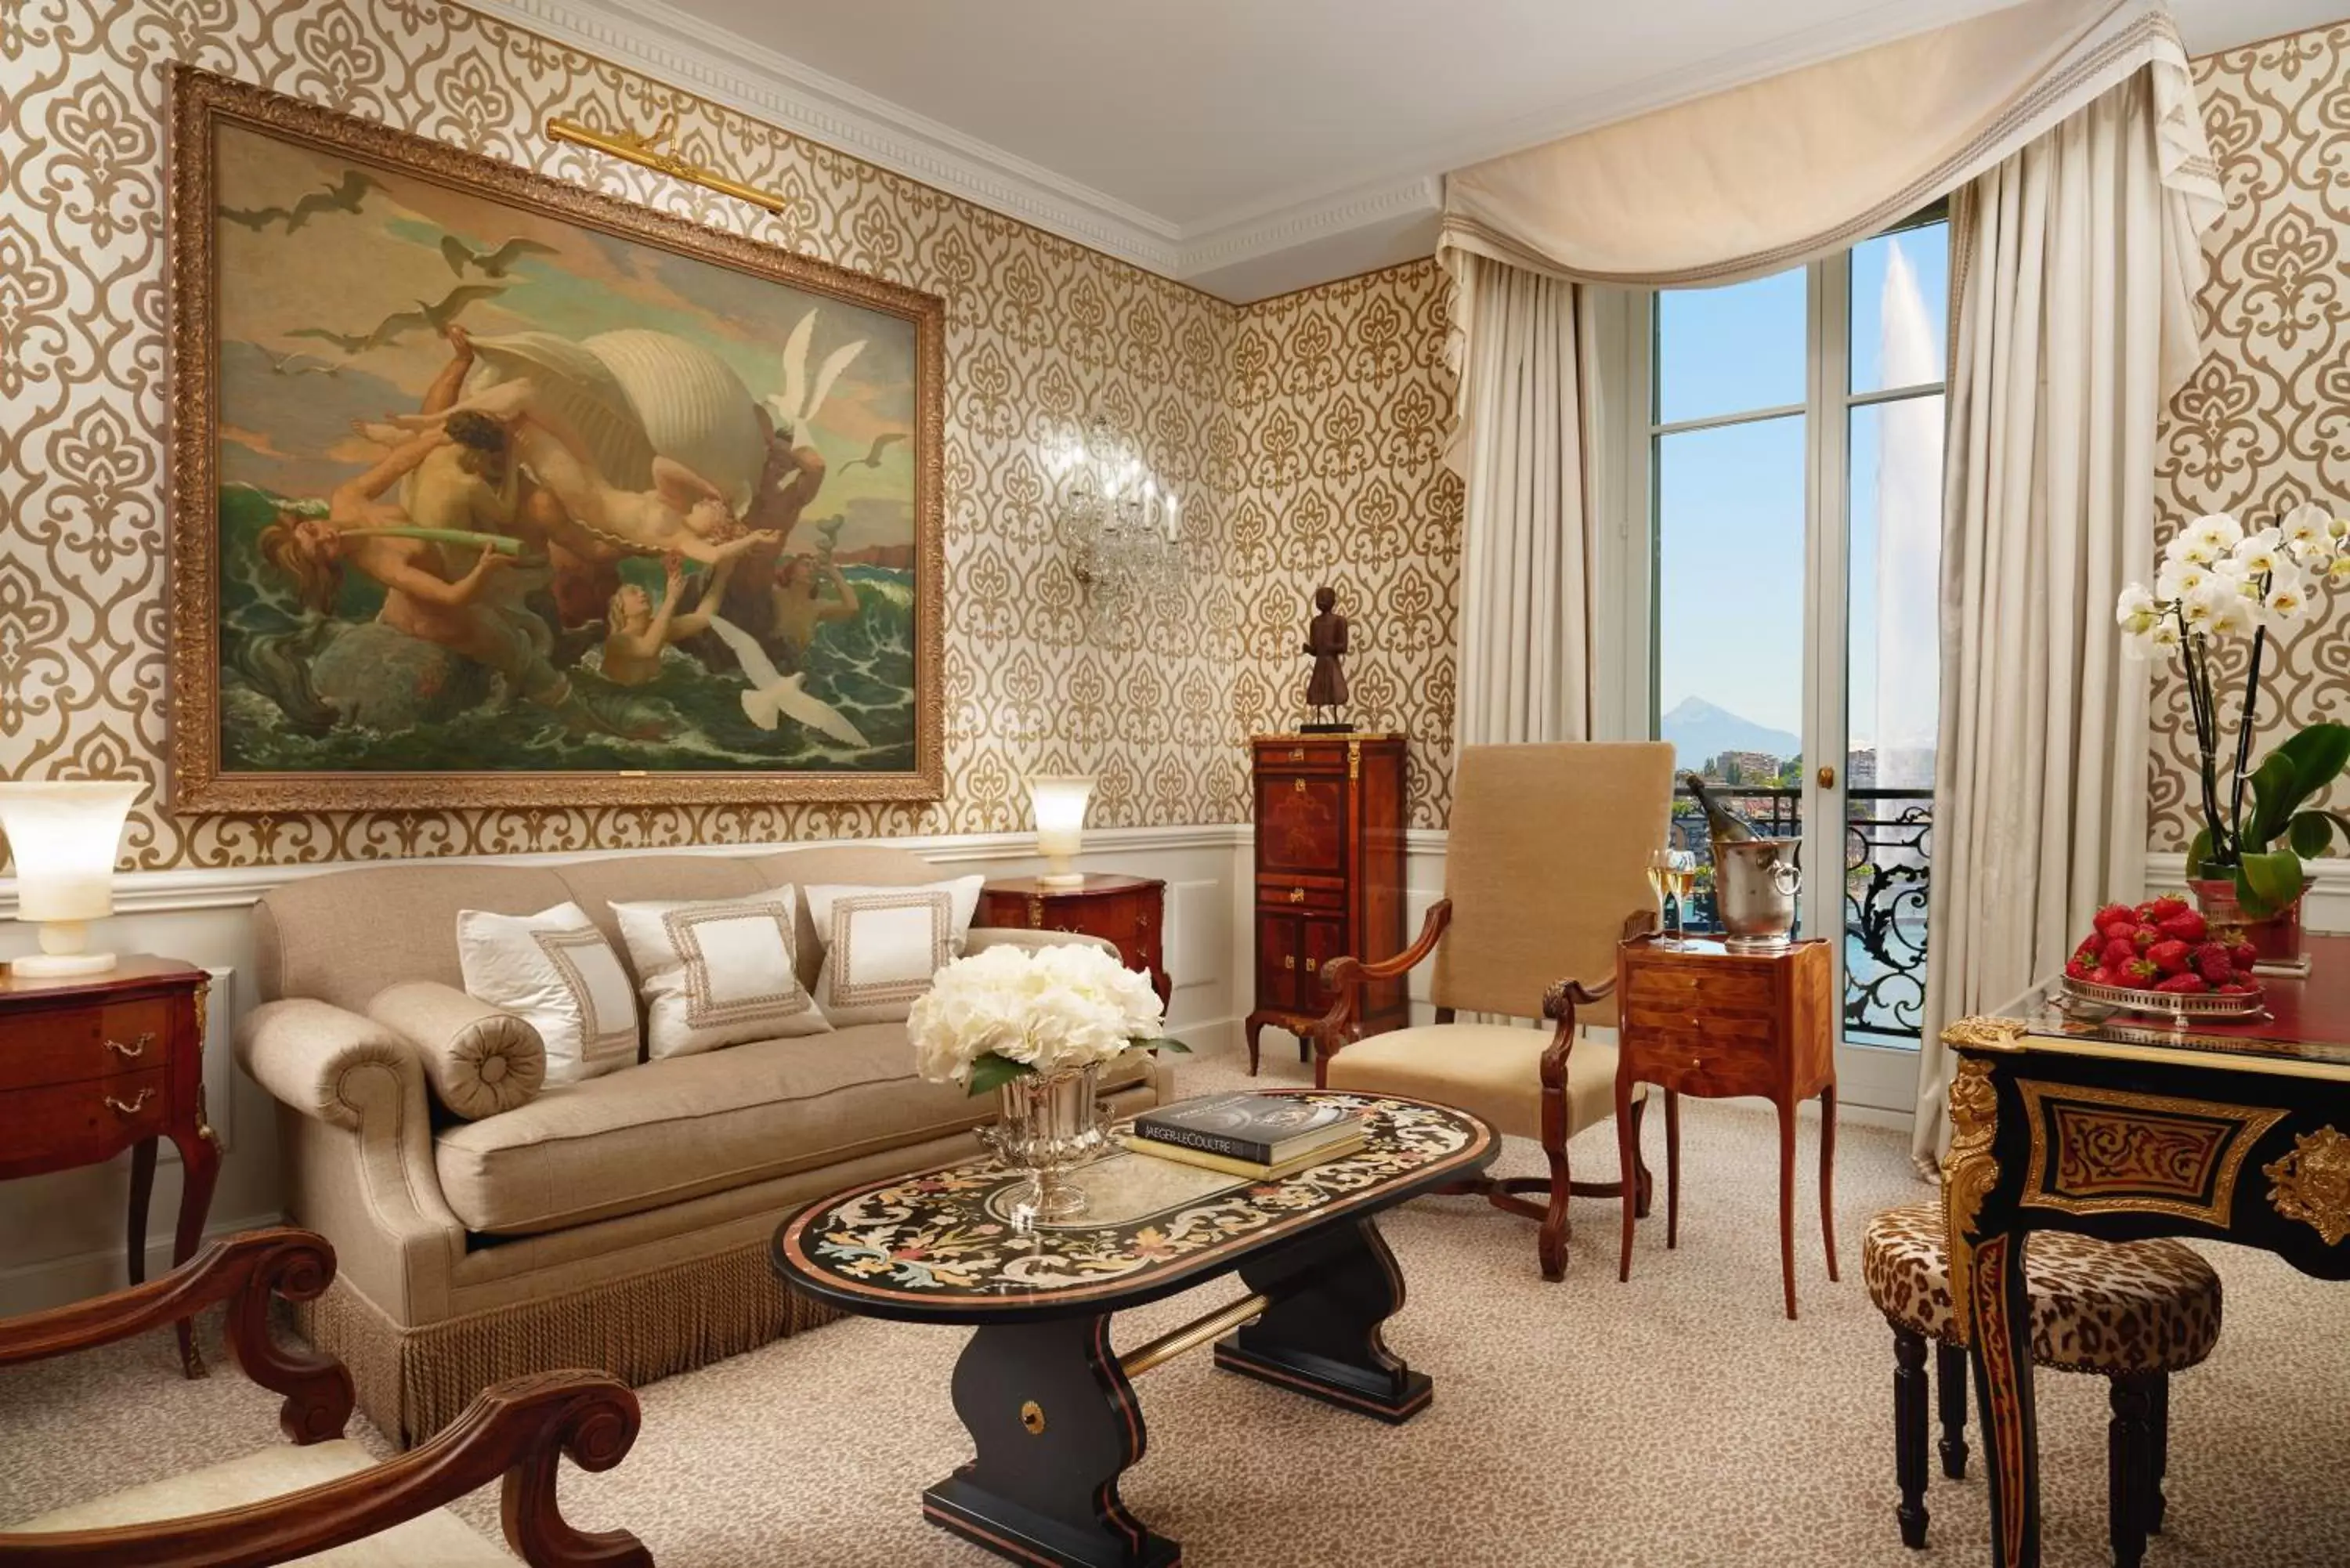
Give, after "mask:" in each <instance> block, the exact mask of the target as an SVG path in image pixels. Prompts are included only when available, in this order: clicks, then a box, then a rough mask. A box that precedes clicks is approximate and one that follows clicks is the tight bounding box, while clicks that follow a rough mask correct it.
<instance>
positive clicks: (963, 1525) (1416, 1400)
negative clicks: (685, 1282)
mask: <svg viewBox="0 0 2350 1568" xmlns="http://www.w3.org/2000/svg"><path fill="white" fill-rule="evenodd" d="M1271 1092H1274V1093H1283V1092H1294V1093H1298V1094H1300V1095H1301V1096H1304V1097H1305V1098H1307V1099H1308V1100H1309V1101H1310V1102H1311V1103H1314V1104H1317V1105H1332V1106H1343V1107H1345V1108H1347V1109H1348V1110H1351V1111H1355V1112H1357V1114H1359V1115H1360V1116H1362V1117H1363V1123H1364V1138H1365V1141H1364V1147H1362V1148H1360V1149H1358V1150H1357V1151H1355V1152H1353V1153H1351V1154H1345V1155H1339V1156H1336V1157H1334V1158H1331V1159H1328V1160H1326V1161H1324V1162H1323V1163H1322V1164H1319V1165H1316V1166H1313V1167H1311V1168H1307V1169H1305V1170H1302V1171H1299V1172H1296V1173H1295V1174H1294V1175H1291V1176H1287V1177H1284V1178H1281V1179H1276V1180H1272V1181H1249V1180H1245V1179H1235V1178H1232V1177H1230V1176H1225V1175H1223V1174H1222V1173H1219V1172H1215V1171H1210V1170H1205V1169H1202V1168H1199V1167H1197V1166H1191V1165H1187V1164H1182V1163H1180V1162H1171V1161H1166V1160H1159V1159H1154V1158H1150V1157H1149V1156H1148V1155H1139V1154H1126V1153H1119V1154H1114V1155H1111V1156H1109V1157H1107V1158H1105V1159H1103V1160H1099V1161H1097V1162H1096V1163H1095V1164H1093V1165H1091V1166H1089V1167H1087V1169H1086V1171H1085V1172H1084V1173H1083V1177H1084V1180H1085V1181H1086V1182H1087V1183H1088V1184H1089V1187H1090V1194H1091V1198H1092V1200H1093V1201H1092V1206H1091V1207H1090V1208H1089V1209H1088V1210H1087V1215H1086V1216H1084V1217H1083V1218H1081V1219H1080V1220H1078V1221H1077V1222H1076V1223H1074V1224H1069V1225H1062V1226H1045V1227H1041V1228H1037V1229H1034V1230H1023V1229H1020V1228H1018V1227H1015V1226H1014V1225H1012V1224H1010V1223H1009V1222H1008V1221H1007V1220H1006V1219H1005V1217H1004V1214H1003V1210H1002V1204H1001V1202H1000V1201H999V1200H1000V1199H1002V1198H1003V1196H1004V1194H1005V1193H1006V1192H1007V1191H1008V1190H1009V1189H1011V1188H1012V1187H1013V1186H1014V1184H1015V1183H1016V1181H1017V1179H1018V1178H1017V1176H1016V1174H1015V1173H1013V1172H1010V1171H1007V1170H1005V1169H1004V1168H1003V1167H1002V1166H1000V1165H996V1164H994V1163H993V1162H991V1161H987V1160H966V1161H963V1162H961V1163H958V1164H954V1165H949V1166H941V1167H940V1168H937V1169H935V1170H929V1171H917V1172H915V1173H913V1174H911V1175H907V1176H898V1177H890V1178H888V1179H883V1180H880V1181H876V1182H868V1183H867V1184H866V1185H865V1186H862V1187H858V1188H855V1189H850V1190H849V1191H847V1192H843V1193H840V1194H838V1195H837V1196H835V1197H833V1198H829V1199H823V1200H821V1201H819V1202H817V1203H814V1204H811V1205H809V1206H808V1207H807V1208H806V1209H805V1210H801V1211H800V1212H799V1213H798V1214H797V1215H795V1216H794V1217H793V1218H792V1219H791V1220H787V1221H785V1224H784V1225H783V1227H782V1228H781V1229H780V1230H779V1231H777V1232H776V1237H775V1254H774V1255H775V1269H776V1272H777V1273H778V1274H779V1275H781V1277H782V1278H783V1279H784V1280H785V1282H788V1283H789V1284H790V1285H791V1286H792V1287H793V1288H794V1289H795V1290H797V1291H800V1292H803V1293H806V1294H808V1295H810V1296H813V1297H815V1298H816V1300H818V1301H821V1302H825V1303H828V1304H830V1305H833V1306H837V1307H839V1308H841V1309H842V1310H844V1311H847V1312H855V1313H864V1314H869V1315H871V1316H875V1317H883V1318H896V1319H899V1320H902V1321H907V1322H914V1323H941V1324H947V1323H953V1324H968V1325H971V1326H972V1329H973V1333H972V1336H971V1341H970V1343H969V1344H968V1345H965V1346H964V1347H963V1353H962V1359H961V1360H959V1361H957V1362H956V1363H955V1371H954V1385H953V1395H954V1407H955V1414H956V1415H957V1416H959V1417H962V1424H963V1427H964V1428H965V1429H966V1430H967V1431H969V1432H970V1434H971V1442H972V1459H971V1462H970V1463H968V1464H966V1465H964V1466H962V1468H961V1469H958V1470H956V1471H955V1472H954V1474H952V1475H951V1476H949V1477H947V1478H946V1479H945V1480H941V1481H940V1482H939V1483H938V1484H937V1485H936V1486H933V1487H931V1488H930V1489H929V1490H927V1491H925V1492H923V1493H922V1515H923V1517H924V1518H926V1519H928V1520H929V1521H931V1523H933V1524H936V1525H938V1526H939V1527H940V1528H941V1529H943V1530H949V1531H951V1532H954V1533H955V1534H957V1535H960V1536H962V1538H963V1539H964V1540H966V1541H969V1542H972V1543H973V1544H975V1545H979V1546H983V1547H985V1548H986V1549H987V1550H989V1551H990V1552H994V1553H996V1554H997V1555H998V1556H1000V1557H1004V1558H1007V1559H1009V1560H1011V1561H1012V1562H1014V1563H1028V1564H1032V1565H1035V1568H1173V1565H1174V1564H1176V1563H1180V1562H1181V1561H1182V1556H1183V1549H1182V1548H1181V1547H1180V1545H1178V1544H1177V1543H1176V1542H1172V1541H1170V1540H1168V1539H1167V1538H1166V1537H1165V1536H1163V1535H1158V1534H1154V1533H1153V1532H1151V1530H1150V1528H1149V1526H1148V1525H1146V1524H1144V1523H1143V1522H1142V1521H1141V1520H1139V1519H1138V1518H1136V1517H1135V1515H1134V1513H1133V1511H1131V1510H1130V1509H1128V1507H1127V1505H1126V1503H1125V1501H1123V1500H1122V1499H1120V1497H1119V1496H1118V1481H1119V1479H1120V1478H1121V1477H1122V1476H1124V1474H1125V1473H1126V1471H1127V1470H1128V1469H1129V1468H1131V1467H1132V1466H1133V1465H1134V1464H1135V1463H1136V1462H1137V1461H1138V1460H1139V1459H1141V1458H1142V1453H1143V1447H1144V1438H1143V1426H1142V1409H1141V1407H1140V1406H1139V1404H1138V1403H1137V1402H1136V1400H1135V1396H1134V1385H1133V1383H1132V1381H1131V1380H1130V1379H1131V1378H1132V1377H1138V1376H1141V1375H1142V1373H1143V1372H1145V1371H1146V1370H1148V1369H1149V1368H1150V1367H1152V1366H1159V1365H1160V1364H1161V1363H1163V1362H1165V1361H1167V1360H1169V1359H1170V1358H1172V1357H1173V1356H1176V1355H1182V1354H1183V1353H1185V1352H1186V1351H1188V1350H1191V1349H1194V1348H1197V1347H1199V1346H1201V1345H1206V1344H1208V1343H1209V1342H1210V1340H1211V1338H1213V1337H1214V1336H1215V1335H1217V1334H1222V1333H1223V1331H1224V1330H1225V1329H1227V1328H1232V1327H1233V1325H1235V1324H1237V1325H1239V1326H1238V1327H1237V1329H1236V1330H1235V1331H1234V1332H1232V1333H1231V1334H1226V1335H1225V1337H1223V1338H1222V1339H1220V1340H1216V1342H1215V1360H1216V1365H1217V1366H1221V1367H1222V1368H1224V1369H1225V1370H1227V1371H1230V1372H1237V1373H1240V1374H1242V1375H1243V1376H1248V1377H1254V1378H1256V1379H1258V1380H1259V1381H1262V1382H1265V1383H1271V1384H1274V1386H1278V1387H1282V1388H1286V1389H1289V1390H1292V1391H1293V1392H1295V1393H1300V1394H1304V1395H1305V1396H1307V1397H1311V1398H1315V1399H1320V1400H1323V1401H1325V1402H1326V1403H1328V1404H1332V1405H1336V1406H1337V1407H1340V1408H1342V1409H1347V1410H1353V1411H1356V1412H1358V1413H1360V1414H1363V1415H1367V1416H1370V1417H1374V1418H1376V1419H1378V1420H1381V1421H1386V1422H1388V1423H1390V1424H1394V1423H1399V1422H1402V1421H1406V1420H1409V1419H1410V1418H1411V1417H1413V1416H1416V1415H1418V1414H1419V1412H1420V1411H1421V1410H1423V1409H1425V1408H1427V1407H1428V1403H1429V1399H1430V1383H1429V1380H1428V1377H1427V1376H1426V1375H1425V1374H1423V1373H1418V1372H1414V1371H1413V1370H1411V1368H1409V1366H1405V1365H1404V1364H1403V1362H1402V1360H1401V1359H1400V1358H1399V1357H1397V1356H1396V1355H1393V1354H1391V1353H1390V1352H1389V1351H1388V1347H1387V1345H1386V1344H1385V1342H1384V1341H1383V1340H1382V1338H1381V1337H1380V1330H1381V1328H1382V1326H1383V1325H1384V1324H1386V1323H1387V1320H1388V1318H1390V1317H1392V1316H1394V1315H1395V1314H1396V1313H1397V1312H1398V1311H1399V1310H1400V1309H1401V1308H1402V1306H1403V1302H1404V1289H1403V1275H1402V1273H1401V1272H1400V1271H1399V1270H1398V1268H1397V1267H1396V1261H1395V1255H1394V1254H1393V1253H1392V1252H1390V1251H1388V1246H1387V1242H1386V1241H1384V1240H1382V1239H1381V1238H1380V1236H1379V1232H1378V1226H1377V1224H1376V1223H1374V1216H1375V1215H1377V1214H1378V1212H1379V1211H1380V1210H1386V1209H1390V1208H1393V1207H1394V1206H1395V1205H1397V1204H1399V1203H1402V1202H1406V1201H1408V1200H1409V1199H1413V1198H1416V1197H1419V1195H1421V1194H1422V1193H1426V1192H1431V1191H1435V1190H1437V1189H1440V1188H1443V1187H1445V1186H1447V1185H1449V1184H1451V1183H1452V1182H1455V1181H1458V1180H1460V1179H1462V1178H1463V1177H1464V1176H1469V1175H1473V1174H1475V1173H1476V1172H1479V1171H1482V1170H1483V1169H1484V1168H1486V1167H1487V1166H1488V1165H1490V1164H1492V1160H1493V1157H1494V1154H1495V1153H1496V1152H1497V1148H1498V1141H1499V1140H1498V1139H1497V1137H1495V1135H1494V1132H1493V1129H1492V1128H1491V1127H1487V1126H1486V1125H1485V1124H1484V1123H1482V1122H1481V1121H1479V1120H1478V1119H1477V1118H1476V1117H1474V1116H1470V1115H1469V1114H1468V1113H1466V1112H1464V1111H1458V1110H1453V1109H1451V1108H1450V1107H1447V1106H1436V1105H1430V1104H1429V1103H1427V1102H1425V1101H1419V1100H1408V1099H1401V1098H1397V1097H1394V1096H1370V1095H1347V1094H1339V1093H1332V1092H1329V1091H1325V1090H1311V1091H1271ZM1232 1275H1238V1276H1239V1278H1240V1279H1241V1280H1242V1281H1243V1282H1244V1283H1245V1284H1246V1286H1247V1293H1246V1294H1244V1295H1243V1296H1241V1297H1240V1298H1239V1299H1237V1300H1234V1301H1232V1302H1231V1303H1229V1304H1227V1305H1226V1306H1224V1307H1222V1308H1220V1309H1218V1310H1216V1311H1213V1312H1211V1313H1208V1314H1206V1315H1204V1316H1202V1317H1200V1318H1198V1319H1195V1320H1194V1321H1192V1322H1191V1323H1190V1324H1185V1325H1183V1326H1182V1327H1180V1328H1178V1329H1175V1330H1173V1331H1171V1332H1170V1333H1169V1334H1164V1335H1162V1336H1160V1337H1159V1338H1158V1339H1155V1340H1153V1341H1151V1342H1150V1343H1149V1345H1139V1346H1136V1347H1134V1348H1133V1349H1131V1350H1130V1351H1129V1352H1128V1355H1127V1356H1126V1357H1125V1358H1124V1359H1123V1360H1121V1358H1120V1357H1119V1356H1118V1353H1117V1352H1116V1351H1114V1350H1113V1349H1111V1347H1110V1321H1111V1319H1112V1317H1113V1316H1114V1315H1115V1314H1118V1313H1121V1312H1124V1311H1126V1310H1128V1308H1132V1307H1139V1306H1143V1305H1146V1304H1148V1303H1152V1302H1156V1301H1161V1300H1164V1299H1166V1298H1167V1297H1170V1296H1173V1295H1177V1294H1180V1293H1184V1292H1188V1291H1191V1290H1194V1289H1197V1288H1198V1287H1199V1286H1201V1285H1203V1284H1206V1283H1208V1282H1211V1281H1214V1280H1219V1279H1223V1278H1227V1277H1229V1276H1232ZM1251 1314H1254V1315H1253V1316H1252V1315H1251ZM1279 1524H1280V1521H1278V1520H1277V1519H1269V1520H1267V1521H1265V1526H1266V1530H1267V1532H1277V1531H1278V1529H1279Z"/></svg>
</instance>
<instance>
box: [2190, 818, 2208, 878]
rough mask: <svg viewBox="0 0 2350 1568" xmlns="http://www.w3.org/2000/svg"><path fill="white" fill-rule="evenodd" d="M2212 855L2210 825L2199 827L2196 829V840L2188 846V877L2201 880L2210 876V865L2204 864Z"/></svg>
mask: <svg viewBox="0 0 2350 1568" xmlns="http://www.w3.org/2000/svg"><path fill="white" fill-rule="evenodd" d="M2210 857H2211V830H2210V828H2208V827H2199V828H2197V829H2196V830H2195V842H2194V843H2192V844H2190V845H2189V846H2187V875H2188V877H2189V878H2190V879H2192V880H2194V881H2201V880H2203V879H2204V878H2205V877H2209V876H2210V875H2211V870H2210V867H2207V866H2205V865H2204V864H2203V862H2204V861H2206V860H2208V859H2210Z"/></svg>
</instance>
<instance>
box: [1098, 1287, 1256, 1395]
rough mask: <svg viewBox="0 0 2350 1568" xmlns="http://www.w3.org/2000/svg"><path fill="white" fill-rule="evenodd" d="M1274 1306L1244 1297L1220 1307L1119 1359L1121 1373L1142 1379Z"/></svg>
mask: <svg viewBox="0 0 2350 1568" xmlns="http://www.w3.org/2000/svg"><path fill="white" fill-rule="evenodd" d="M1271 1304H1272V1299H1271V1298H1270V1297H1267V1296H1262V1295H1254V1296H1243V1297H1242V1298H1241V1299H1240V1300H1238V1301H1236V1302H1234V1303H1232V1305H1230V1306H1226V1307H1218V1308H1217V1309H1216V1310H1215V1311H1213V1312H1211V1313H1210V1314H1208V1315H1207V1316H1205V1317H1200V1318H1194V1319H1192V1320H1191V1322H1190V1323H1187V1324H1184V1325H1183V1326H1182V1327H1181V1328H1179V1329H1176V1330H1174V1331H1172V1332H1171V1333H1168V1334H1160V1335H1159V1337H1158V1338H1157V1339H1154V1340H1151V1341H1150V1342H1149V1343H1148V1344H1145V1345H1136V1346H1135V1347H1134V1348H1133V1349H1132V1350H1129V1351H1128V1352H1127V1353H1126V1354H1125V1355H1121V1356H1119V1357H1118V1370H1119V1371H1121V1372H1123V1373H1125V1374H1126V1375H1127V1376H1128V1377H1139V1376H1142V1375H1143V1374H1144V1373H1146V1372H1148V1371H1149V1370H1150V1369H1151V1368H1152V1367H1154V1366H1164V1365H1166V1364H1167V1363H1168V1362H1170V1361H1172V1360H1174V1359H1175V1358H1176V1357H1177V1356H1179V1355H1182V1354H1183V1353H1184V1352H1185V1351H1187V1350H1197V1349H1199V1348H1200V1346H1201V1345H1205V1344H1207V1343H1208V1341H1210V1340H1211V1339H1213V1338H1215V1337H1216V1336H1217V1335H1218V1334H1222V1333H1223V1332H1224V1331H1226V1330H1227V1329H1234V1328H1238V1327H1240V1325H1241V1324H1244V1323H1246V1322H1248V1320H1249V1319H1251V1318H1253V1317H1255V1316H1257V1315H1258V1314H1261V1313H1263V1311H1264V1309H1265V1308H1266V1307H1268V1306H1270V1305H1271Z"/></svg>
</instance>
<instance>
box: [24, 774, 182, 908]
mask: <svg viewBox="0 0 2350 1568" xmlns="http://www.w3.org/2000/svg"><path fill="white" fill-rule="evenodd" d="M146 787H147V786H146V785H145V784H138V783H135V782H133V783H88V784H85V783H66V782H62V781H59V782H51V783H44V784H0V830H5V832H6V833H7V835H8V848H9V850H10V851H11V852H12V853H13V854H14V856H15V857H16V918H17V919H20V920H42V921H47V920H95V919H103V918H104V917H106V916H108V915H110V914H112V913H113V912H114V861H115V857H116V856H117V855H118V854H119V853H120V849H121V845H122V823H123V819H124V818H125V817H127V816H129V815H130V807H131V806H132V805H133V804H134V803H136V802H137V800H138V799H139V796H140V793H141V792H142V791H144V790H145V789H146Z"/></svg>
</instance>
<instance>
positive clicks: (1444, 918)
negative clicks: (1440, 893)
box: [1313, 898, 1452, 1075]
mask: <svg viewBox="0 0 2350 1568" xmlns="http://www.w3.org/2000/svg"><path fill="white" fill-rule="evenodd" d="M1451 922H1452V900H1451V899H1450V898H1439V899H1438V900H1436V902H1435V903H1433V904H1430V906H1429V907H1428V919H1426V920H1424V921H1423V922H1421V925H1420V928H1419V936H1418V937H1417V938H1416V939H1414V940H1413V942H1412V944H1411V946H1409V947H1408V948H1406V949H1404V950H1403V951H1401V952H1399V953H1398V954H1396V956H1395V957H1393V958H1390V959H1358V958H1351V957H1350V958H1334V959H1332V960H1331V961H1329V962H1328V963H1326V964H1324V965H1323V966H1322V984H1323V986H1324V987H1325V988H1326V990H1328V991H1329V992H1331V1000H1330V1011H1329V1012H1326V1013H1324V1014H1323V1015H1322V1016H1321V1018H1320V1019H1319V1020H1318V1021H1316V1022H1315V1024H1314V1026H1313V1028H1314V1051H1315V1055H1316V1056H1317V1057H1318V1058H1320V1059H1321V1060H1323V1061H1327V1060H1328V1059H1329V1058H1330V1057H1332V1056H1334V1055H1336V1054H1337V1053H1338V1052H1339V1051H1340V1050H1341V1049H1343V1048H1344V1047H1345V1046H1347V1045H1348V1044H1351V1043H1352V1036H1353V1033H1354V1029H1355V1021H1356V1019H1357V1017H1358V1016H1359V1015H1360V1013H1361V1012H1362V1009H1363V988H1364V987H1365V986H1367V985H1368V984H1370V983H1371V982H1372V981H1378V980H1393V979H1395V978H1396V977H1397V976H1399V975H1402V974H1409V972H1410V971H1412V970H1414V969H1416V968H1418V967H1419V965H1420V964H1421V963H1423V962H1425V961H1427V959H1428V955H1429V954H1430V953H1432V952H1434V951H1435V950H1436V944H1437V941H1438V940H1439V939H1440V938H1441V937H1442V936H1443V935H1444V929H1445V928H1446V927H1447V926H1449V925H1451ZM1317 1075H1318V1069H1317Z"/></svg>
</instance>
